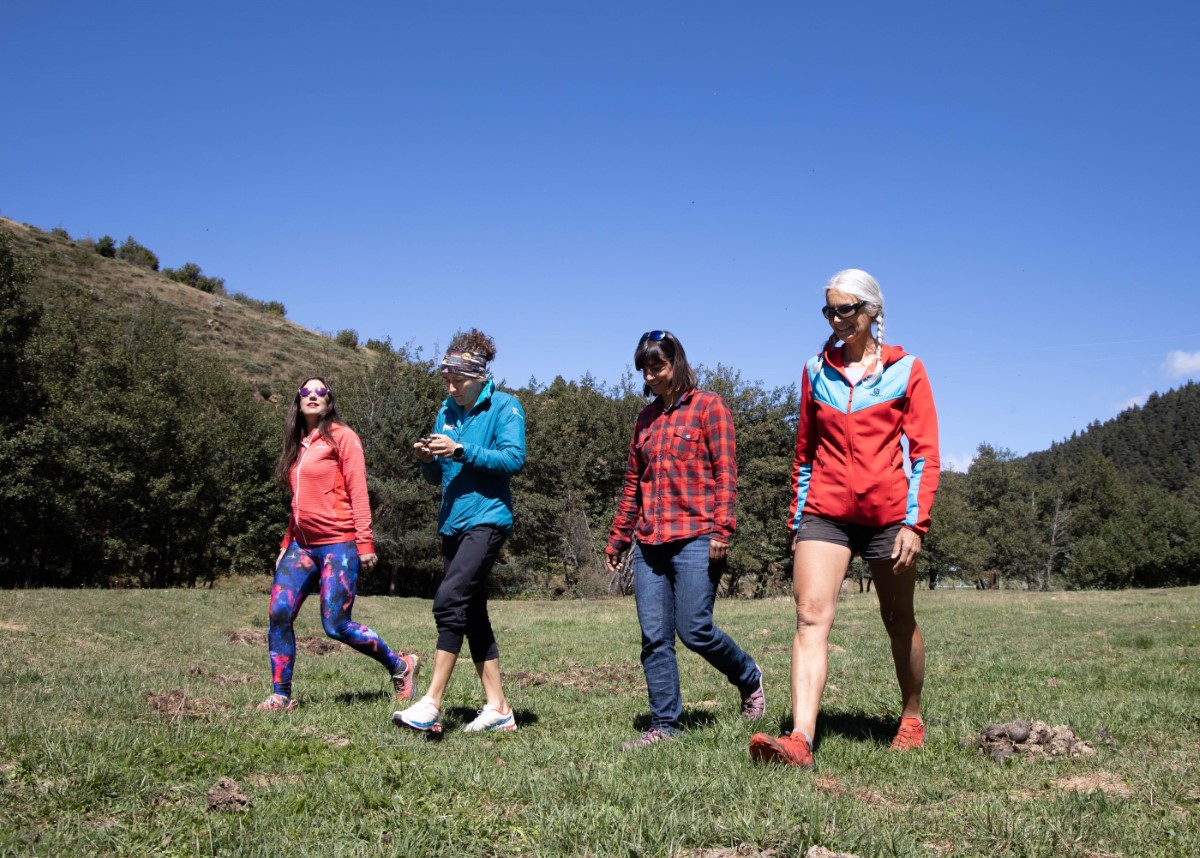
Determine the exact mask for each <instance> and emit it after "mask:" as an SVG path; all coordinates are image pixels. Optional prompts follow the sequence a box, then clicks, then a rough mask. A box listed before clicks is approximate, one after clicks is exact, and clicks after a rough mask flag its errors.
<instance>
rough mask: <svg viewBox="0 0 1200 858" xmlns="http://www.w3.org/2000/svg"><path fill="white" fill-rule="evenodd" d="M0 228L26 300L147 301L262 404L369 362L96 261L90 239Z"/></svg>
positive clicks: (325, 340) (238, 309) (119, 264)
mask: <svg viewBox="0 0 1200 858" xmlns="http://www.w3.org/2000/svg"><path fill="white" fill-rule="evenodd" d="M0 229H4V230H7V231H8V232H9V233H10V234H11V235H12V236H13V239H14V244H15V247H16V249H17V250H18V251H19V252H21V253H22V254H23V255H25V256H27V257H30V258H32V259H35V260H36V261H37V263H38V266H39V270H38V273H37V278H36V280H35V282H34V284H33V296H34V297H37V296H38V295H39V293H41V294H44V293H45V292H47V291H48V290H51V289H54V288H62V289H66V290H69V291H84V292H86V293H88V294H90V295H92V296H93V297H94V298H95V299H96V300H97V301H98V302H99V303H100V304H101V305H102V306H107V307H111V308H119V307H129V306H133V305H135V304H136V303H138V302H139V301H141V300H142V299H143V298H146V297H152V298H155V299H157V300H158V301H160V302H162V304H163V305H164V306H165V307H167V309H168V312H169V314H170V316H171V317H172V318H173V319H174V321H175V322H176V323H177V324H179V326H180V327H181V328H182V329H183V331H184V334H185V341H186V343H187V344H188V345H189V346H190V347H192V348H194V349H196V350H197V351H199V352H201V353H203V354H204V355H206V356H209V357H210V358H215V359H216V360H218V361H220V362H222V363H224V364H225V365H226V366H227V367H228V368H229V369H230V371H231V372H232V373H233V375H234V376H235V377H238V378H243V379H245V380H246V381H247V382H248V383H249V384H250V385H251V386H252V387H253V388H254V390H256V391H257V393H258V394H259V395H260V396H261V397H262V398H263V399H271V398H272V397H274V399H275V400H278V399H282V400H283V401H285V402H286V401H287V399H288V398H289V396H290V393H291V390H292V387H293V386H294V385H295V384H296V380H297V379H298V378H299V377H300V376H302V375H305V374H316V375H322V376H326V377H329V378H337V377H338V376H339V375H340V374H342V373H344V372H345V371H347V370H350V369H352V368H355V367H362V366H365V365H366V364H367V363H368V362H370V361H371V360H372V359H373V358H372V353H371V352H369V351H367V350H365V349H350V348H347V347H345V346H341V345H339V344H337V343H336V342H334V341H333V340H331V339H330V338H329V337H327V336H325V335H323V334H319V333H317V332H316V331H312V330H309V329H308V328H305V327H302V326H301V325H297V324H296V323H294V322H291V321H289V320H288V319H286V318H284V317H282V316H277V315H274V314H272V313H268V312H265V311H262V310H259V309H256V308H254V307H251V306H247V305H245V304H241V303H239V302H237V301H235V300H233V299H231V298H228V297H224V296H219V295H213V294H210V293H207V292H202V291H200V290H199V289H195V288H193V287H191V286H188V285H185V284H183V283H177V282H175V281H174V280H171V279H169V278H168V277H166V276H165V275H163V274H160V273H158V272H155V271H150V270H148V269H146V268H140V267H138V266H136V265H132V264H130V263H128V262H125V261H123V260H121V259H110V258H106V257H103V256H100V255H99V254H98V253H96V252H95V251H94V250H93V248H92V247H91V245H90V242H87V241H77V240H73V239H70V238H65V237H62V236H59V235H55V234H52V233H48V232H43V231H42V230H39V229H37V228H35V227H31V226H27V225H25V224H20V223H16V222H15V221H11V220H8V219H7V218H3V217H0Z"/></svg>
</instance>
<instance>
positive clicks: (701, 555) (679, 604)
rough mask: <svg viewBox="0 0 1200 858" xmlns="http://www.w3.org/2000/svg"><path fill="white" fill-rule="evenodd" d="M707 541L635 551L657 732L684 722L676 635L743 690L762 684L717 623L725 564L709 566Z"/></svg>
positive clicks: (699, 539) (644, 659)
mask: <svg viewBox="0 0 1200 858" xmlns="http://www.w3.org/2000/svg"><path fill="white" fill-rule="evenodd" d="M708 542H709V538H708V537H707V536H697V537H695V538H693V539H681V540H679V541H678V542H668V543H665V544H663V545H638V544H635V545H634V548H633V580H634V588H635V596H636V599H637V611H638V621H639V622H640V623H641V626H642V670H644V671H645V673H646V687H647V690H648V691H649V694H650V720H651V726H653V727H658V728H659V729H660V730H667V731H674V730H678V729H679V728H680V726H681V725H680V719H681V718H682V717H683V698H682V697H681V696H680V693H679V665H678V663H677V662H676V660H675V634H676V632H678V633H679V640H680V641H682V642H683V645H684V646H686V647H687V648H688V649H690V650H692V652H695V653H697V654H699V655H700V656H702V657H703V658H704V659H705V660H706V661H707V662H708V663H709V664H711V665H712V666H713V667H715V668H716V669H717V670H719V671H720V672H721V673H722V674H723V675H724V676H725V678H726V679H728V680H729V682H730V683H731V684H732V685H735V686H737V687H738V688H739V689H741V688H748V687H751V686H753V685H755V684H757V683H758V681H759V678H760V674H759V670H758V666H757V665H756V664H755V663H754V659H752V658H751V657H750V656H749V655H748V654H747V653H746V652H745V651H744V650H743V649H742V648H741V647H739V646H738V645H737V644H736V643H734V642H733V639H732V638H730V637H729V635H727V634H725V632H723V631H721V630H720V629H719V628H717V626H716V625H715V624H714V623H713V600H714V599H715V598H716V594H717V583H718V582H719V581H720V580H721V572H722V571H723V569H724V563H711V564H710V563H709V559H708Z"/></svg>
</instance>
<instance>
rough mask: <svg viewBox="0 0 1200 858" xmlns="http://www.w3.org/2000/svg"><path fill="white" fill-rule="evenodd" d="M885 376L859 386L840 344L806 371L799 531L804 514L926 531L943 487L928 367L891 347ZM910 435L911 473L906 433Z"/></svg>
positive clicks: (797, 474) (796, 473)
mask: <svg viewBox="0 0 1200 858" xmlns="http://www.w3.org/2000/svg"><path fill="white" fill-rule="evenodd" d="M883 365H884V368H883V373H882V375H880V376H876V377H874V378H864V379H862V380H861V381H860V382H859V383H858V384H853V385H852V384H851V383H850V379H849V378H847V376H846V374H845V372H844V370H843V364H842V351H841V349H840V348H836V347H833V348H830V349H827V350H826V351H825V354H824V358H822V356H821V355H817V356H815V357H813V358H812V359H811V360H809V362H808V364H807V365H806V366H805V368H804V378H803V381H802V383H801V390H800V422H799V424H798V425H797V427H796V458H795V461H794V462H793V464H792V504H791V517H790V520H789V522H788V526H789V527H791V528H792V529H793V530H795V529H796V527H797V526H798V525H799V523H800V516H801V515H803V514H804V513H809V514H812V515H819V516H822V517H824V518H830V519H833V520H835V521H842V522H848V523H850V524H865V525H872V526H875V527H884V526H888V525H892V524H903V525H904V526H905V527H907V528H909V529H911V530H913V531H915V532H916V533H918V534H921V535H922V536H924V535H925V533H926V532H927V531H928V530H929V509H930V507H931V506H932V505H933V497H934V494H935V493H936V492H937V485H938V474H939V473H940V471H941V458H940V457H939V455H938V432H937V412H936V411H935V410H934V407H933V393H932V392H931V391H930V389H929V378H928V376H926V374H925V367H924V365H923V364H922V363H921V362H920V361H919V360H917V359H916V358H915V357H913V356H912V355H910V354H906V353H905V351H904V349H902V348H900V347H899V346H888V345H885V346H884V347H883ZM901 436H904V437H905V438H907V439H908V458H909V462H910V464H911V473H910V474H908V475H906V474H905V473H904V450H903V448H902V447H901V446H900V438H901Z"/></svg>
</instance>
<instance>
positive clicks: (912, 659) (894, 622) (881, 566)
mask: <svg viewBox="0 0 1200 858" xmlns="http://www.w3.org/2000/svg"><path fill="white" fill-rule="evenodd" d="M893 565H894V561H892V560H876V561H873V562H872V563H871V577H872V578H873V579H874V580H875V593H876V595H877V596H878V597H879V613H880V616H882V617H883V626H884V628H885V629H887V633H888V637H889V638H891V641H892V661H894V662H895V663H896V681H897V682H899V683H900V699H901V702H902V705H903V710H902V711H901V713H900V716H901V717H902V718H920V717H921V689H922V688H923V687H924V686H925V640H924V638H922V637H921V629H920V628H919V627H918V626H917V618H916V614H915V612H914V610H913V591H914V590H915V589H916V586H917V572H916V567H915V566H913V567H910V568H909V569H908V571H907V572H902V573H900V574H897V573H896V572H894V571H893V570H892V567H893Z"/></svg>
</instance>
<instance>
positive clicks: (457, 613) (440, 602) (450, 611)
mask: <svg viewBox="0 0 1200 858" xmlns="http://www.w3.org/2000/svg"><path fill="white" fill-rule="evenodd" d="M433 623H434V625H435V626H436V627H437V628H438V629H439V630H443V629H449V630H452V631H456V632H464V631H465V630H466V627H467V612H466V610H465V609H464V608H463V606H462V605H458V604H455V603H453V602H452V601H451V600H449V599H445V598H443V597H442V596H441V595H438V596H436V597H434V600H433Z"/></svg>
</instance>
